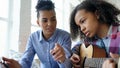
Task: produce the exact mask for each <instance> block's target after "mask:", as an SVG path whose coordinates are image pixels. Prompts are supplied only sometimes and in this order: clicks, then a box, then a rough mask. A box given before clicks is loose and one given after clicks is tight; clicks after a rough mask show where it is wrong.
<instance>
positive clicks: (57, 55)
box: [50, 34, 72, 68]
mask: <svg viewBox="0 0 120 68" xmlns="http://www.w3.org/2000/svg"><path fill="white" fill-rule="evenodd" d="M61 40H63V41H61ZM50 52H51V54H52V55H53V58H54V59H55V60H56V61H57V62H58V65H59V67H60V68H71V67H72V66H71V61H70V59H69V58H70V56H71V39H70V36H69V35H68V34H67V36H65V35H64V37H61V39H60V41H59V44H58V43H56V44H55V47H54V49H53V50H51V51H50Z"/></svg>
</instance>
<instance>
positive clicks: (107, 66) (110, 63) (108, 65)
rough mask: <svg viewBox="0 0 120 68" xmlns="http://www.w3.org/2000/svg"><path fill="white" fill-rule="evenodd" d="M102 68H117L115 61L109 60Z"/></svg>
mask: <svg viewBox="0 0 120 68" xmlns="http://www.w3.org/2000/svg"><path fill="white" fill-rule="evenodd" d="M102 68H116V63H115V62H114V60H113V59H108V60H106V61H104V62H103V65H102Z"/></svg>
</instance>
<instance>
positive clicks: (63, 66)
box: [58, 59, 72, 68]
mask: <svg viewBox="0 0 120 68" xmlns="http://www.w3.org/2000/svg"><path fill="white" fill-rule="evenodd" d="M58 64H59V66H60V68H72V63H71V61H70V59H65V61H64V62H63V63H59V62H58Z"/></svg>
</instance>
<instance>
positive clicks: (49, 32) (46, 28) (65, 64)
mask: <svg viewBox="0 0 120 68" xmlns="http://www.w3.org/2000/svg"><path fill="white" fill-rule="evenodd" d="M54 8H55V7H54V4H53V3H52V1H50V0H38V3H37V5H36V10H37V24H38V25H39V27H40V28H41V29H40V30H38V31H36V32H34V33H32V34H31V35H30V37H29V39H28V42H27V47H26V51H25V52H24V54H23V56H22V58H21V60H20V62H19V63H18V62H17V61H15V60H13V59H8V58H3V60H4V61H5V62H6V63H7V64H8V65H9V67H10V68H20V67H21V68H30V67H31V64H32V61H33V58H34V55H35V54H37V56H38V58H39V60H40V68H71V67H72V66H71V62H70V59H69V58H70V56H71V39H70V34H69V33H68V32H66V31H64V30H61V29H58V28H56V25H57V20H56V13H55V10H54Z"/></svg>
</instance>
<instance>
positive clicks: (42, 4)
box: [36, 0, 55, 18]
mask: <svg viewBox="0 0 120 68" xmlns="http://www.w3.org/2000/svg"><path fill="white" fill-rule="evenodd" d="M54 8H55V6H54V3H53V2H52V1H51V0H38V2H37V5H36V11H37V18H39V11H43V10H54Z"/></svg>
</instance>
